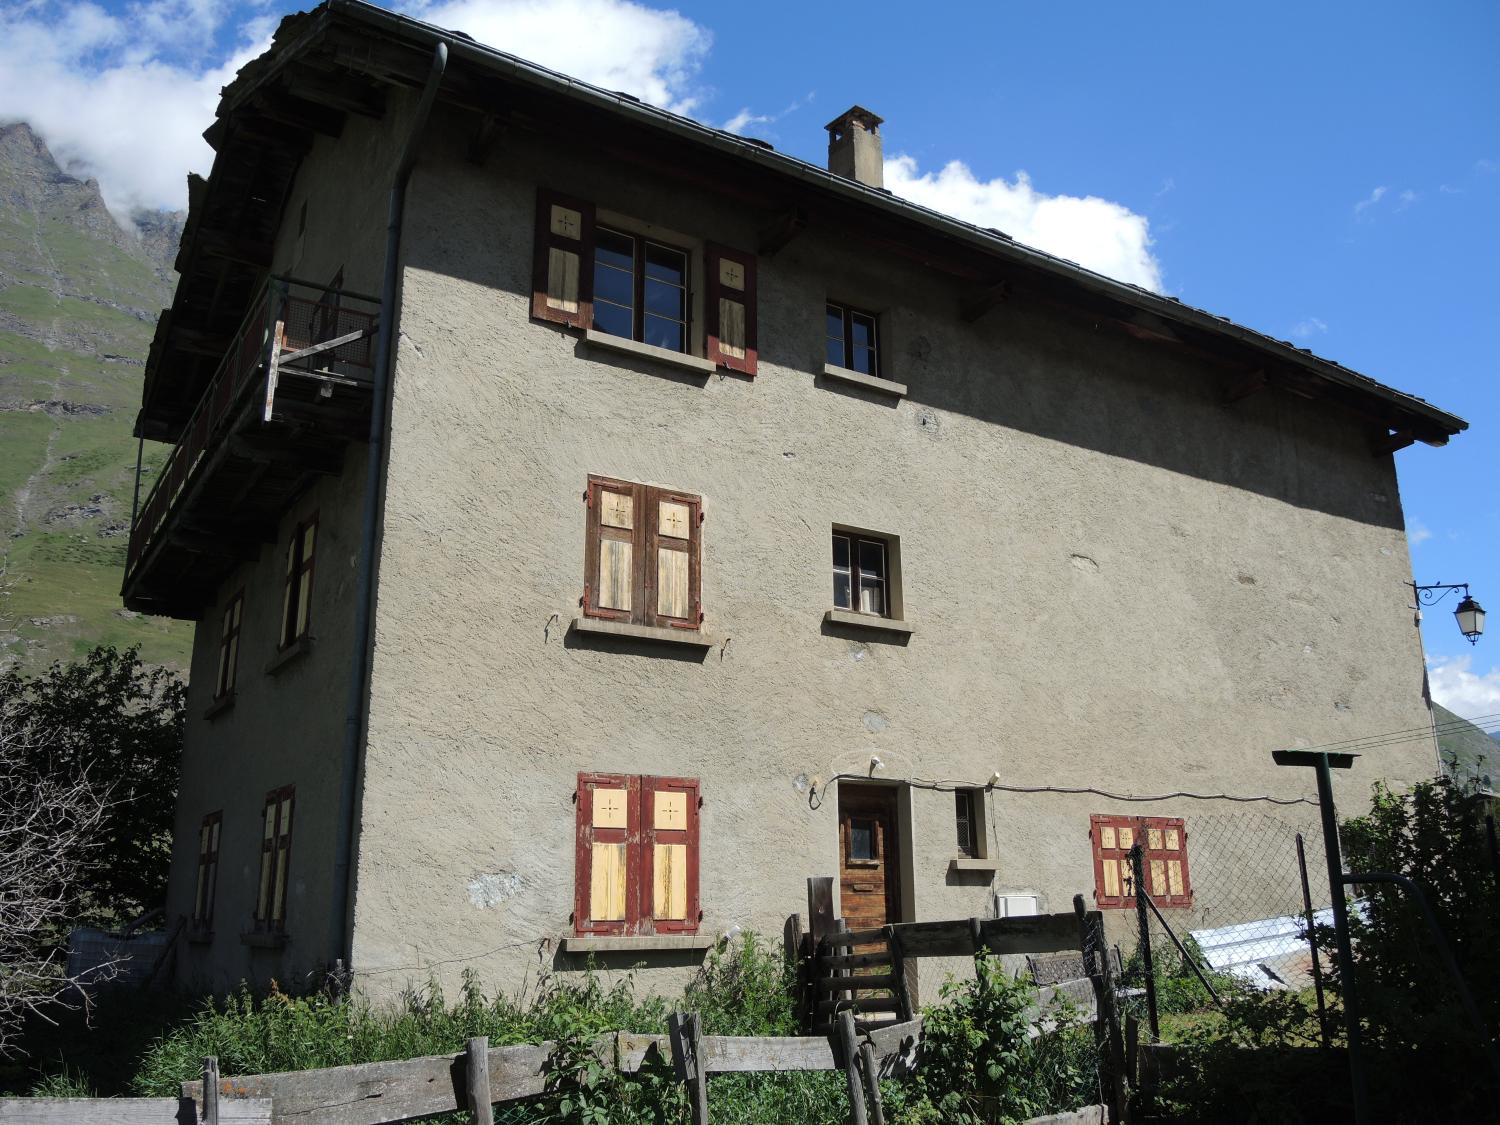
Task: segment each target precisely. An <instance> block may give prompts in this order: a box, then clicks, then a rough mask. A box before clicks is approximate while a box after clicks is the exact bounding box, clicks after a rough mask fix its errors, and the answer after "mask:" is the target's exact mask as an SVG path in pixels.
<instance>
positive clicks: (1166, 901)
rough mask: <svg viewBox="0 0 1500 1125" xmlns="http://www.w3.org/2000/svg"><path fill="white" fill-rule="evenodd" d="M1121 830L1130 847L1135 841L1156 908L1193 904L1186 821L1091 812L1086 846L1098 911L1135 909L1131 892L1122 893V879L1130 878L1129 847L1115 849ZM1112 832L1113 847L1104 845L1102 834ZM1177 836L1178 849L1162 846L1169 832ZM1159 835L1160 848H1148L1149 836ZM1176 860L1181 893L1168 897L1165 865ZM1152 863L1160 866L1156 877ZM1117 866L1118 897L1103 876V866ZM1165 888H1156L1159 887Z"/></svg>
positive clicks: (1162, 817) (1171, 818) (1168, 886)
mask: <svg viewBox="0 0 1500 1125" xmlns="http://www.w3.org/2000/svg"><path fill="white" fill-rule="evenodd" d="M1121 829H1125V830H1128V831H1129V832H1130V833H1131V844H1132V845H1133V844H1135V843H1137V842H1139V843H1140V844H1141V845H1142V847H1143V849H1144V853H1145V854H1144V855H1143V856H1142V859H1143V861H1144V873H1145V876H1146V881H1147V883H1148V884H1149V889H1148V893H1149V894H1150V895H1151V901H1152V902H1154V903H1156V905H1157V906H1160V907H1171V908H1174V909H1175V908H1183V907H1190V906H1192V905H1193V882H1192V873H1191V871H1190V869H1189V864H1188V831H1187V822H1186V821H1185V820H1184V819H1183V818H1182V817H1170V816H1123V815H1118V814H1106V813H1095V814H1093V815H1092V816H1090V817H1089V846H1090V850H1091V852H1092V858H1093V866H1094V901H1095V904H1096V905H1097V906H1098V908H1099V909H1101V910H1112V909H1125V908H1127V907H1134V906H1135V893H1134V891H1133V890H1131V891H1130V892H1129V893H1127V892H1126V889H1125V886H1126V883H1125V880H1126V879H1133V878H1134V876H1133V873H1132V871H1131V867H1130V848H1129V847H1128V846H1118V841H1119V836H1118V833H1119V831H1120V830H1121ZM1105 830H1109V831H1111V832H1112V833H1114V837H1113V838H1114V839H1115V840H1116V843H1117V846H1115V847H1107V846H1105V839H1104V831H1105ZM1173 831H1175V832H1177V833H1178V837H1177V839H1178V846H1177V847H1176V848H1170V847H1166V846H1165V845H1166V843H1167V841H1168V840H1169V839H1170V837H1169V836H1168V833H1169V832H1173ZM1153 832H1155V833H1160V838H1161V840H1162V844H1163V846H1162V847H1158V848H1153V847H1152V846H1151V843H1150V841H1151V839H1152V835H1151V834H1152V833H1153ZM1173 860H1176V861H1178V862H1180V863H1181V873H1182V891H1181V893H1180V894H1172V893H1171V889H1170V882H1169V881H1168V880H1169V872H1168V869H1167V867H1166V864H1167V863H1169V862H1171V861H1173ZM1153 862H1154V863H1159V864H1161V865H1162V867H1161V869H1160V877H1158V869H1157V868H1155V867H1153ZM1107 864H1117V865H1118V866H1117V867H1116V872H1117V874H1116V879H1117V883H1116V886H1117V888H1118V890H1119V892H1120V893H1119V894H1109V893H1108V890H1109V884H1108V879H1107V875H1106V865H1107ZM1162 883H1165V884H1167V885H1166V886H1165V887H1160V890H1158V887H1159V885H1160V884H1162Z"/></svg>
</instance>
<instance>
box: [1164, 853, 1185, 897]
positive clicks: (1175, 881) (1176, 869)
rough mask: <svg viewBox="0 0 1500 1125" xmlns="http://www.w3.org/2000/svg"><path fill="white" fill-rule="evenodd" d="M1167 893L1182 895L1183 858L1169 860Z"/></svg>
mask: <svg viewBox="0 0 1500 1125" xmlns="http://www.w3.org/2000/svg"><path fill="white" fill-rule="evenodd" d="M1167 893H1168V894H1169V895H1180V894H1182V893H1183V891H1182V860H1180V859H1169V860H1167Z"/></svg>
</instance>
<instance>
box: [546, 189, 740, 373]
mask: <svg viewBox="0 0 1500 1125" xmlns="http://www.w3.org/2000/svg"><path fill="white" fill-rule="evenodd" d="M596 219H597V214H596V210H595V207H594V205H593V204H592V203H589V202H588V201H586V200H581V199H575V198H573V197H571V196H566V195H561V194H558V193H556V192H552V191H548V190H546V189H542V190H541V191H539V192H538V196H537V215H536V257H535V261H534V264H533V269H532V298H531V315H532V316H533V317H534V318H536V319H537V320H545V321H551V322H553V323H555V324H567V325H571V326H573V327H575V328H583V329H592V330H594V331H597V332H604V333H608V334H609V335H613V336H619V337H622V338H624V339H627V340H636V341H639V342H641V343H644V344H650V345H652V346H653V347H659V348H664V349H666V350H667V351H674V352H683V353H689V352H693V351H694V350H695V348H696V346H697V345H696V344H695V341H694V334H693V325H692V321H693V316H692V309H693V295H692V285H691V278H692V275H693V271H694V266H695V264H697V263H695V258H699V259H701V265H702V268H703V276H704V279H705V284H704V286H703V289H704V295H705V301H704V306H703V313H704V320H705V325H704V334H703V337H704V346H703V350H704V352H705V354H706V357H707V358H708V359H710V360H711V361H713V362H714V363H716V364H718V365H719V366H720V367H726V368H728V369H730V370H732V371H740V372H743V373H745V374H747V375H754V374H755V371H756V365H757V352H756V326H755V322H756V296H755V284H756V271H755V258H754V257H753V256H752V255H749V254H745V253H742V252H741V251H738V250H733V249H730V248H729V247H726V246H717V245H713V244H706V245H705V246H704V248H703V251H702V253H701V255H700V254H697V253H696V252H694V251H691V250H688V249H686V248H684V247H681V246H674V245H672V244H671V243H670V241H664V240H662V239H660V238H655V237H652V236H650V235H647V234H641V233H637V232H635V231H631V230H628V229H625V225H621V224H620V223H619V222H618V221H611V224H610V225H602V226H601V225H599V224H598V223H597V222H596Z"/></svg>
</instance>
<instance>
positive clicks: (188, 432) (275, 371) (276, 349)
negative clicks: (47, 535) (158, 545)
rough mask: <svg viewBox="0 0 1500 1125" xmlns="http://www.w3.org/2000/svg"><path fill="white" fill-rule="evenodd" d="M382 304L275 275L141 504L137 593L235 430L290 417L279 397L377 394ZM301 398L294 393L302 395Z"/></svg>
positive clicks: (132, 554) (134, 560) (133, 566)
mask: <svg viewBox="0 0 1500 1125" xmlns="http://www.w3.org/2000/svg"><path fill="white" fill-rule="evenodd" d="M379 308H380V305H379V301H378V300H377V299H376V298H374V297H369V296H366V295H364V294H359V293H352V292H349V291H347V290H341V289H329V288H324V287H321V286H315V285H310V284H308V283H306V282H301V281H298V280H296V279H295V278H286V277H273V278H271V279H270V280H268V281H267V283H266V285H265V286H264V287H263V288H262V289H261V291H260V293H259V295H258V296H257V297H256V299H255V300H254V301H253V302H252V303H251V306H250V311H249V312H248V313H246V315H245V319H244V320H243V321H242V322H241V324H240V327H239V330H238V331H237V332H236V333H235V336H234V339H233V341H232V342H231V343H230V345H229V348H228V350H227V351H226V352H225V355H224V358H223V360H221V361H220V363H219V366H218V368H217V369H216V370H215V372H214V376H213V378H212V379H211V380H210V381H209V384H208V386H207V388H206V389H205V390H204V393H203V397H202V398H201V399H200V400H199V402H198V405H197V407H196V408H195V409H194V410H193V413H192V416H191V417H190V418H189V419H188V421H187V423H186V425H184V427H183V429H182V434H181V437H180V438H179V439H178V442H177V444H176V446H175V447H174V448H173V449H172V452H171V453H170V454H169V455H168V457H167V460H166V462H165V463H164V464H163V465H162V467H161V471H160V473H159V474H158V476H157V478H156V483H155V484H154V485H153V486H152V488H151V491H150V493H149V494H148V495H147V496H146V499H145V501H144V502H143V503H141V504H140V506H139V508H138V510H137V512H136V517H135V522H134V524H133V525H132V526H131V529H130V545H129V548H128V550H127V554H126V563H125V574H126V585H127V588H128V587H129V585H130V581H131V578H132V577H133V576H134V575H135V573H136V571H137V569H138V568H139V566H140V564H141V562H142V560H143V559H144V558H145V556H146V554H147V552H148V551H149V550H150V549H151V547H152V545H153V544H154V543H155V542H156V540H157V538H158V536H159V535H160V533H161V532H162V529H163V528H164V527H165V526H166V524H167V523H168V522H169V519H170V517H171V516H172V515H173V512H174V510H175V509H176V507H177V506H178V501H179V500H180V499H181V498H183V497H184V495H185V494H186V493H187V492H188V491H189V490H190V489H192V488H193V487H194V485H195V483H196V482H197V479H198V477H199V476H200V475H202V473H203V471H204V470H205V467H206V465H205V463H206V462H207V461H208V459H209V458H210V457H211V456H212V455H213V454H214V453H215V451H216V449H217V448H218V447H219V446H220V444H221V443H222V442H224V441H225V440H227V438H228V436H229V434H230V433H231V431H234V430H244V429H245V428H246V427H247V426H253V425H254V424H255V423H256V422H259V423H260V424H263V425H270V424H273V423H276V422H278V421H280V420H281V418H280V414H281V409H280V405H281V404H280V403H279V402H278V394H281V395H282V396H283V398H288V397H289V398H291V399H292V400H296V399H299V398H305V397H306V395H305V393H300V392H305V391H306V389H307V386H308V385H311V386H312V387H314V388H316V390H317V392H319V393H320V394H321V396H322V397H324V398H327V397H330V396H331V392H332V390H333V388H334V387H335V386H338V385H342V386H345V387H355V388H368V386H369V385H370V382H371V377H372V375H373V370H374V362H375V334H376V331H377V328H378V325H379ZM294 386H295V387H298V392H299V393H293V394H291V395H289V394H288V392H292V391H293V388H294Z"/></svg>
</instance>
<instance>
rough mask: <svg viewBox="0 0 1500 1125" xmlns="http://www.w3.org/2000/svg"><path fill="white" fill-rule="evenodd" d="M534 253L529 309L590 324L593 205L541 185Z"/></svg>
mask: <svg viewBox="0 0 1500 1125" xmlns="http://www.w3.org/2000/svg"><path fill="white" fill-rule="evenodd" d="M535 254H536V256H535V259H534V263H533V266H532V282H531V289H532V293H531V315H532V316H533V317H535V318H536V319H538V320H550V321H552V322H554V323H556V324H571V325H573V326H574V327H576V328H587V327H589V325H590V324H591V323H592V322H593V299H594V205H593V204H592V203H587V202H585V201H584V200H581V199H574V198H572V197H571V196H567V195H561V194H559V193H558V192H554V191H549V190H547V189H546V188H541V189H539V190H538V191H537V201H536V246H535Z"/></svg>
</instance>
